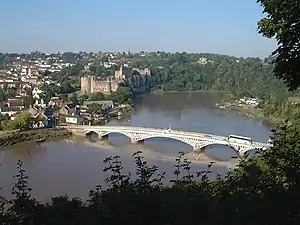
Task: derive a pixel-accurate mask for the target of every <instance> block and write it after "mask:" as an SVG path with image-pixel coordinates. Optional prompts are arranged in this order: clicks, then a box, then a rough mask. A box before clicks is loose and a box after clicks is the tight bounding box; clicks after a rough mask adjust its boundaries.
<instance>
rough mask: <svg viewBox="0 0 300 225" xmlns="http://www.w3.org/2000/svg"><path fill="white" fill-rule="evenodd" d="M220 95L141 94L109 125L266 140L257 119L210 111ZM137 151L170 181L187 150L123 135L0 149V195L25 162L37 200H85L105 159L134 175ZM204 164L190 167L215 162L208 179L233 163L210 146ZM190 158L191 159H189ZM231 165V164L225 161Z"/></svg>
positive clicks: (100, 179)
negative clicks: (178, 159) (178, 158)
mask: <svg viewBox="0 0 300 225" xmlns="http://www.w3.org/2000/svg"><path fill="white" fill-rule="evenodd" d="M221 98H222V94H221V93H167V94H163V95H154V94H153V95H152V94H151V95H143V96H139V98H138V99H137V100H136V106H135V108H134V110H133V112H132V114H131V115H130V116H127V117H123V118H122V119H120V120H116V121H110V122H109V123H108V125H132V126H145V127H156V128H164V127H169V126H170V127H171V128H172V129H176V130H185V131H194V132H201V133H209V134H215V135H222V136H228V135H229V134H236V135H242V136H248V137H251V138H253V140H255V141H259V142H266V141H267V140H268V136H269V131H270V126H268V125H267V124H265V123H264V122H263V121H262V120H260V119H255V118H250V117H246V116H244V115H242V114H239V113H238V112H235V111H227V110H224V109H218V108H216V107H215V103H217V102H219V101H220V99H221ZM137 150H142V151H143V153H144V155H145V158H146V159H147V161H148V162H149V164H150V165H153V164H155V165H158V166H159V170H162V171H166V172H167V180H170V179H172V178H174V176H173V174H172V172H173V170H174V167H173V165H174V164H175V161H174V159H175V157H176V155H177V153H178V152H179V151H184V152H186V153H187V154H188V153H191V152H192V148H191V147H190V146H188V145H186V144H184V143H181V142H179V141H175V140H169V139H159V138H155V139H149V140H146V141H145V142H144V143H142V144H137V145H133V144H130V141H129V139H128V138H126V137H125V136H122V135H117V134H116V135H113V134H112V135H110V136H109V139H108V141H105V142H98V143H91V142H89V141H88V140H84V139H80V138H74V137H72V138H70V139H68V140H61V141H55V142H48V143H43V144H35V143H22V144H19V145H15V146H11V147H8V148H3V149H0V164H1V166H0V187H1V188H3V189H2V191H1V194H0V195H4V196H10V192H11V187H12V183H13V182H14V178H13V175H14V174H15V173H16V163H17V160H22V161H23V162H24V167H25V169H26V171H27V174H28V176H29V177H30V178H29V184H30V187H32V188H33V191H32V194H33V196H34V197H37V198H38V199H40V200H45V199H47V198H48V197H50V196H57V195H63V194H65V193H68V194H69V195H70V196H79V197H82V198H86V197H87V196H88V191H89V190H90V189H92V188H94V187H95V186H96V185H97V184H101V185H104V187H105V182H104V180H105V178H106V177H108V175H109V174H107V173H104V172H102V169H103V168H104V164H103V160H104V159H105V158H106V157H108V156H114V155H119V156H121V159H122V162H123V166H124V171H125V172H134V168H135V166H134V162H133V158H132V154H133V153H134V152H135V151H137ZM205 152H206V155H207V159H205V160H206V162H201V163H199V162H198V163H193V171H201V170H203V169H206V168H207V164H208V162H209V161H212V160H216V159H217V160H218V161H221V162H220V163H215V164H214V166H213V169H212V170H213V175H212V176H215V175H216V174H224V173H226V172H227V171H228V169H230V168H232V167H233V166H234V165H235V163H236V161H235V160H230V158H231V156H232V155H234V154H235V153H234V151H233V150H232V149H230V148H227V147H222V146H212V147H208V148H207V149H206V151H205ZM188 155H191V154H188ZM229 160H230V161H229Z"/></svg>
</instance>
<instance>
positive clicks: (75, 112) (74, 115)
mask: <svg viewBox="0 0 300 225" xmlns="http://www.w3.org/2000/svg"><path fill="white" fill-rule="evenodd" d="M82 122H83V118H82V117H81V116H80V109H79V107H74V108H72V109H70V110H69V112H68V115H67V116H66V123H72V124H81V123H82Z"/></svg>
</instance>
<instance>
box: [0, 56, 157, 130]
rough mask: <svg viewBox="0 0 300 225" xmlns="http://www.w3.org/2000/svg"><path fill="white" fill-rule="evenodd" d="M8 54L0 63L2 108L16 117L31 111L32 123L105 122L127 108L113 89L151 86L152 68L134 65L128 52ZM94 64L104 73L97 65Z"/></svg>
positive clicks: (52, 124) (147, 88)
mask: <svg viewBox="0 0 300 225" xmlns="http://www.w3.org/2000/svg"><path fill="white" fill-rule="evenodd" d="M128 54H129V53H128ZM145 54H146V53H143V52H142V53H139V56H140V57H143V56H144V55H145ZM127 57H128V55H127ZM7 58H8V59H7V60H5V59H3V58H2V60H1V61H2V65H1V67H0V68H1V70H0V87H1V90H0V100H1V101H0V113H1V115H2V116H4V115H5V116H8V117H9V118H10V119H11V120H14V119H15V118H16V117H17V116H18V115H19V114H20V113H22V112H28V113H29V114H30V116H31V117H32V119H33V121H34V122H33V123H32V127H45V126H47V127H49V126H56V125H58V124H66V123H71V124H91V123H98V122H105V121H107V120H108V119H109V116H108V115H110V116H117V117H120V116H122V114H123V113H124V111H126V110H125V109H126V107H127V108H128V104H127V102H126V104H125V103H124V102H125V101H123V100H118V101H119V102H117V101H116V100H115V99H114V98H113V97H111V95H110V94H111V93H116V94H115V95H118V94H119V93H117V92H118V91H120V90H121V88H122V87H128V88H129V89H130V91H132V92H136V93H141V92H146V91H149V90H150V88H151V70H150V69H149V68H143V69H138V68H130V67H129V66H128V60H126V54H125V53H83V52H80V53H64V54H60V53H57V54H48V55H47V54H44V53H40V52H35V53H30V54H9V57H7ZM3 62H4V63H3ZM95 65H97V69H98V68H100V69H101V72H100V74H99V73H98V74H97V71H96V73H95V71H93V66H94V67H95ZM70 73H73V75H74V76H73V77H74V80H69V77H68V74H70ZM62 78H63V79H62ZM104 95H105V96H104ZM119 95H122V96H125V94H124V93H121V92H120V94H119ZM97 96H98V98H97ZM99 96H100V97H99ZM103 96H104V97H103ZM110 97H111V98H110ZM130 97H131V96H130ZM115 98H116V97H115ZM127 98H129V97H127ZM125 100H127V99H125ZM130 100H131V99H130ZM129 105H130V104H129ZM6 118H7V117H6Z"/></svg>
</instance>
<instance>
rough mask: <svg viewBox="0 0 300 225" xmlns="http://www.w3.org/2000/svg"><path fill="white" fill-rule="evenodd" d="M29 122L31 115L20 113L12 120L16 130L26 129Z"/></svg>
mask: <svg viewBox="0 0 300 225" xmlns="http://www.w3.org/2000/svg"><path fill="white" fill-rule="evenodd" d="M30 122H31V115H30V113H29V112H26V111H24V112H21V113H20V114H19V115H18V116H17V117H16V118H15V120H14V123H15V124H16V129H24V128H28V127H29V125H30Z"/></svg>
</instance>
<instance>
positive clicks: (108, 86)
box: [107, 78, 112, 93]
mask: <svg viewBox="0 0 300 225" xmlns="http://www.w3.org/2000/svg"><path fill="white" fill-rule="evenodd" d="M107 82H108V84H107V92H108V93H110V92H111V82H112V80H111V78H108V79H107Z"/></svg>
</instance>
